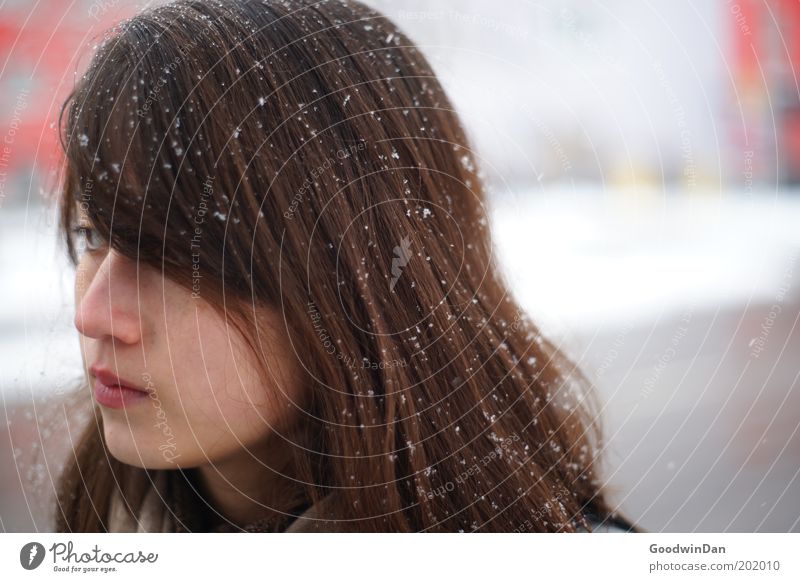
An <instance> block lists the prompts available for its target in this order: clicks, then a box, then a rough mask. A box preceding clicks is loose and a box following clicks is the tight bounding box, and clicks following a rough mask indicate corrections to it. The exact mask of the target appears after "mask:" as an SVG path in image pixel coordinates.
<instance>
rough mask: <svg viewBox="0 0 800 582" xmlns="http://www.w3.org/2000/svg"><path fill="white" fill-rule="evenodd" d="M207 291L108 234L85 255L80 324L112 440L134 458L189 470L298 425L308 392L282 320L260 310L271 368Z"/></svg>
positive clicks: (115, 449) (266, 442)
mask: <svg viewBox="0 0 800 582" xmlns="http://www.w3.org/2000/svg"><path fill="white" fill-rule="evenodd" d="M88 238H89V239H90V240H89V243H91V242H92V241H91V236H90V237H88ZM200 269H201V270H202V265H200ZM200 281H201V282H202V279H200ZM198 295H199V296H200V297H202V285H201V290H200V293H197V294H193V292H192V291H190V290H187V289H185V288H184V287H181V286H180V285H178V284H177V283H174V282H172V281H171V280H169V279H167V278H166V277H164V276H163V275H162V274H161V273H160V272H159V271H157V270H156V269H154V268H152V267H150V266H146V265H144V264H137V263H136V262H135V261H133V260H131V259H128V258H126V257H124V256H121V255H119V254H118V253H117V252H115V251H113V250H109V249H108V247H107V246H105V245H103V244H95V245H94V246H91V247H90V248H89V249H88V250H86V251H85V252H83V254H82V255H81V259H80V262H79V264H78V268H77V275H76V285H75V296H76V314H75V327H76V328H77V329H78V331H79V332H80V333H81V351H82V354H83V361H84V365H85V368H86V369H87V371H88V373H89V379H90V383H91V387H92V392H93V398H94V399H95V401H96V402H97V403H98V404H99V408H100V411H101V414H102V416H103V426H104V430H105V438H106V442H107V445H108V448H109V450H110V452H111V454H112V455H113V456H114V457H116V458H117V459H119V460H120V461H122V462H124V463H127V464H130V465H135V466H140V467H145V468H149V469H158V468H178V467H181V468H189V467H199V466H203V465H208V464H212V463H218V462H223V461H226V460H230V459H235V458H236V455H237V454H238V455H247V456H249V455H250V454H251V452H252V453H253V454H256V452H257V451H261V450H266V449H268V448H269V447H270V442H271V441H278V440H280V437H278V438H277V439H271V438H270V437H271V436H274V435H275V434H276V431H284V430H285V429H286V428H287V427H288V426H289V424H290V417H289V411H290V408H289V405H288V403H289V401H290V400H291V401H292V402H297V397H298V396H299V394H298V387H297V386H294V385H293V384H292V381H293V380H295V379H296V378H297V376H296V374H294V373H293V372H294V369H293V368H292V366H293V365H294V363H295V362H296V360H295V359H294V358H293V357H291V356H290V354H291V352H290V348H289V346H290V342H289V341H287V340H286V338H284V337H282V331H283V330H284V329H285V328H284V326H283V320H282V318H281V317H280V316H279V314H278V313H276V312H274V311H269V310H262V312H263V315H262V318H263V319H262V320H261V321H260V322H259V323H260V324H261V325H260V326H261V329H265V330H269V331H270V333H271V334H272V335H271V337H264V336H263V335H262V346H263V352H264V353H265V357H266V358H267V367H268V369H269V371H270V373H268V374H267V377H266V378H264V377H263V376H264V374H263V373H259V372H258V369H259V368H258V367H257V366H256V358H255V356H254V354H253V352H252V350H251V349H250V348H249V346H248V345H247V344H246V343H245V341H244V339H243V338H242V337H241V336H240V335H239V333H238V332H237V331H236V330H235V329H234V328H233V327H232V325H230V324H227V323H226V321H225V318H224V317H223V316H221V315H219V314H218V313H217V311H215V310H214V309H213V308H212V307H211V305H210V304H208V303H207V302H205V301H204V300H203V299H201V298H198V297H197V296H198ZM281 349H283V350H284V351H281ZM281 393H283V394H284V396H282V395H281ZM273 444H274V443H273ZM244 447H247V448H248V449H249V451H250V452H247V451H244ZM254 451H255V452H254Z"/></svg>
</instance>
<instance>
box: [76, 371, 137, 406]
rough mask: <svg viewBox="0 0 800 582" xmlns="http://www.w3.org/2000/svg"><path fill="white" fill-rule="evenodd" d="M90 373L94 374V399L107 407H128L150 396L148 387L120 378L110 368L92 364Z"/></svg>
mask: <svg viewBox="0 0 800 582" xmlns="http://www.w3.org/2000/svg"><path fill="white" fill-rule="evenodd" d="M89 373H90V374H91V375H92V376H94V378H95V381H94V399H95V401H96V402H97V403H98V404H99V405H101V406H104V407H106V408H126V407H128V406H131V405H133V404H136V403H139V402H143V401H144V400H145V399H147V398H148V396H149V393H148V391H147V390H146V389H144V388H142V387H140V386H137V385H136V384H133V383H131V382H128V381H126V380H123V379H122V378H119V377H118V376H116V375H115V374H112V373H111V372H109V371H108V370H105V369H102V368H99V367H96V366H92V367H91V368H90V369H89Z"/></svg>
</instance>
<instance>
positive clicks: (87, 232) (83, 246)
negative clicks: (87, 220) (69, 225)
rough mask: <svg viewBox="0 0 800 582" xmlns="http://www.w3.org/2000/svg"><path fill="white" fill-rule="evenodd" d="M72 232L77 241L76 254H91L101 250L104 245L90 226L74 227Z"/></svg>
mask: <svg viewBox="0 0 800 582" xmlns="http://www.w3.org/2000/svg"><path fill="white" fill-rule="evenodd" d="M72 232H73V233H74V234H75V238H76V239H77V242H78V252H80V253H84V252H87V251H88V252H90V253H93V252H95V251H98V250H100V249H102V248H103V247H104V246H105V244H106V242H105V241H104V240H103V237H102V236H100V233H99V232H98V231H97V229H95V228H93V227H91V226H76V227H75V228H73V229H72Z"/></svg>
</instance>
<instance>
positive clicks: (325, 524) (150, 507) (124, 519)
mask: <svg viewBox="0 0 800 582" xmlns="http://www.w3.org/2000/svg"><path fill="white" fill-rule="evenodd" d="M168 492H169V476H168V474H167V472H165V471H159V472H157V473H156V474H155V476H154V478H153V480H152V487H150V488H149V489H148V490H147V492H146V494H145V496H144V499H143V500H142V503H141V506H140V509H139V511H138V512H137V513H136V514H134V513H133V512H132V511H131V509H129V507H128V504H127V503H126V502H125V500H124V499H123V498H122V496H121V495H120V493H119V490H118V489H115V490H114V494H113V496H112V498H111V506H110V510H109V528H108V529H109V531H110V532H114V533H172V532H179V531H185V530H183V529H181V528H180V527H179V522H180V520H179V519H178V518H177V516H176V514H175V512H174V511H173V509H172V507H171V506H172V501H173V500H171V499H170V497H169V493H168ZM328 499H329V498H325V499H323V500H322V501H320V502H319V503H316V504H314V505H312V506H311V507H309V508H308V509H307V510H306V511H304V512H303V513H302V514H300V515H299V516H298V517H297V518H296V519H294V521H292V522H291V524H290V525H289V526H288V527H287V528H286V529H285V530H284V531H285V532H287V533H306V532H334V531H336V522H335V521H329V520H325V519H323V518H321V516H322V515H324V511H323V510H324V506H325V505H326V502H327V501H328ZM215 531H231V532H233V531H245V532H264V531H272V530H271V529H268V528H267V527H265V524H264V523H263V522H259V521H256V522H254V523H252V524H249V525H247V526H245V527H243V528H237V527H234V526H230V527H224V528H220V529H219V530H215Z"/></svg>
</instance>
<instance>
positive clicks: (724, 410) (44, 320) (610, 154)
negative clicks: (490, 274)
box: [0, 0, 800, 532]
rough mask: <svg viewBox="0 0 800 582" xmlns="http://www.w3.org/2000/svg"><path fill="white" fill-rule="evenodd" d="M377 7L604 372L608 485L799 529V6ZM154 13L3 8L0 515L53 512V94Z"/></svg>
mask: <svg viewBox="0 0 800 582" xmlns="http://www.w3.org/2000/svg"><path fill="white" fill-rule="evenodd" d="M368 3H369V4H371V5H373V6H374V7H376V8H378V9H380V10H382V11H383V12H385V13H386V14H387V15H388V16H390V17H391V18H393V19H394V20H395V22H396V23H397V25H398V26H399V27H400V28H402V29H404V30H405V31H406V32H407V33H408V34H409V35H410V36H411V37H412V38H413V39H414V40H415V41H416V42H417V43H418V44H419V45H420V46H421V48H422V50H423V52H424V53H425V54H426V55H427V56H428V57H429V59H430V60H431V62H432V64H433V65H434V68H435V69H436V70H437V73H438V74H439V75H440V77H441V80H442V81H443V83H444V85H445V88H446V89H447V90H448V93H449V95H450V97H451V99H452V100H453V101H454V103H455V105H456V108H457V109H458V110H459V111H460V112H461V114H462V119H463V121H464V123H465V125H466V126H467V128H468V131H469V133H470V135H471V137H472V140H473V144H474V146H475V148H476V150H477V154H478V157H479V159H480V161H481V166H482V169H483V172H484V177H485V180H486V182H487V184H488V185H489V186H490V192H491V200H490V203H491V208H492V215H493V226H494V236H495V242H496V248H497V253H498V258H499V260H500V261H501V263H502V264H503V266H504V269H505V272H506V275H507V278H508V280H509V282H510V283H511V287H512V289H513V291H514V293H515V294H516V296H517V298H518V299H519V300H520V301H521V302H522V304H523V305H524V306H525V307H526V308H527V309H529V310H530V312H531V313H532V314H533V315H534V318H535V321H537V322H538V323H539V324H540V325H541V327H542V328H543V329H544V330H545V332H546V333H549V334H550V335H551V336H552V337H553V338H555V339H556V340H557V342H558V343H559V345H560V347H561V348H562V349H565V350H566V351H567V352H568V353H569V354H571V355H572V356H573V357H574V358H575V359H576V360H577V361H578V362H579V363H580V364H581V366H582V368H583V369H584V371H585V372H586V374H587V375H588V376H589V377H590V379H591V380H593V381H594V382H595V383H596V385H597V390H598V393H599V399H600V402H601V407H602V414H603V419H604V425H605V429H606V446H605V450H604V458H605V465H604V476H605V479H606V480H607V483H608V487H609V490H610V491H611V494H612V495H611V496H612V499H613V500H614V501H615V502H616V503H618V504H619V506H620V507H621V509H622V510H624V511H625V512H626V513H627V515H629V516H630V517H631V518H633V519H634V520H635V521H636V522H638V523H639V524H640V525H641V526H643V527H644V528H646V529H649V530H654V531H708V532H722V531H743V532H744V531H779V532H785V531H800V477H798V473H799V472H800V435H798V426H800V388H799V387H798V376H799V375H800V331H799V330H798V326H797V324H798V318H799V317H800V271H798V263H800V261H799V260H798V255H800V228H799V227H798V226H799V225H800V190H799V189H798V188H799V187H800V82H799V81H798V75H797V74H796V73H797V71H798V69H799V68H800V3H798V2H797V1H796V0H769V1H767V0H673V1H671V2H660V3H652V2H646V1H645V2H623V1H621V0H600V1H586V0H538V1H537V2H529V1H526V0H496V1H494V2H485V1H482V0H460V1H458V2H456V1H452V0H450V1H441V0H370V1H369V2H368ZM150 4H154V3H153V2H138V3H136V2H129V1H126V0H91V1H90V0H76V1H71V2H61V1H58V0H41V1H39V2H35V3H33V2H29V1H27V0H5V1H4V2H0V140H2V142H0V408H1V409H2V410H0V427H1V428H2V430H0V531H47V530H49V529H50V528H51V527H52V526H51V524H52V519H51V512H52V511H51V510H52V506H51V505H50V504H51V499H50V498H49V495H51V492H52V482H53V479H54V478H55V476H56V475H57V472H58V468H59V462H60V461H59V458H60V454H63V451H62V452H61V453H60V454H57V453H55V452H51V453H50V454H48V453H49V451H47V450H44V451H43V447H44V448H46V446H45V444H44V443H46V442H49V440H54V441H56V442H57V443H59V442H60V443H61V444H62V445H63V444H64V443H68V442H69V439H70V438H71V436H72V433H71V432H69V430H68V429H69V427H68V426H63V423H60V422H59V421H58V417H59V409H58V405H57V402H58V399H57V398H56V397H57V396H58V395H60V394H62V393H63V392H64V391H65V390H66V389H68V388H69V387H70V386H72V385H73V384H74V381H75V380H76V379H78V378H79V377H80V353H79V351H78V341H77V333H76V332H75V330H74V328H73V327H72V323H71V322H72V316H73V307H72V302H71V297H72V289H71V285H72V277H73V274H72V272H71V270H70V268H69V267H68V265H67V262H66V260H65V257H64V252H63V250H62V249H61V248H60V246H59V241H58V240H57V239H56V236H55V234H54V230H55V229H54V221H55V216H56V215H55V211H54V208H53V206H52V203H51V202H50V199H51V197H52V195H53V193H54V192H56V191H57V189H58V161H59V152H58V148H57V144H58V138H57V133H56V127H57V116H58V111H59V107H60V105H61V103H62V101H63V99H64V97H66V95H67V93H68V92H69V90H70V88H71V87H72V85H73V83H74V79H75V78H76V75H79V74H80V72H81V71H82V70H83V68H85V66H86V64H87V62H88V60H89V58H90V56H91V54H92V47H93V46H94V45H95V43H96V42H97V40H98V39H99V38H100V35H101V33H102V31H103V30H105V29H106V28H108V26H109V25H111V24H113V23H115V22H117V21H118V20H120V19H122V18H124V17H126V16H129V15H131V14H133V13H135V12H136V11H138V10H139V9H141V8H142V7H143V6H145V5H150ZM54 403H55V405H54ZM62 416H63V415H62ZM56 431H63V432H64V434H63V435H62V434H58V432H56ZM54 432H56V434H55V436H56V437H57V438H56V439H49V437H51V436H53V435H54Z"/></svg>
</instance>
